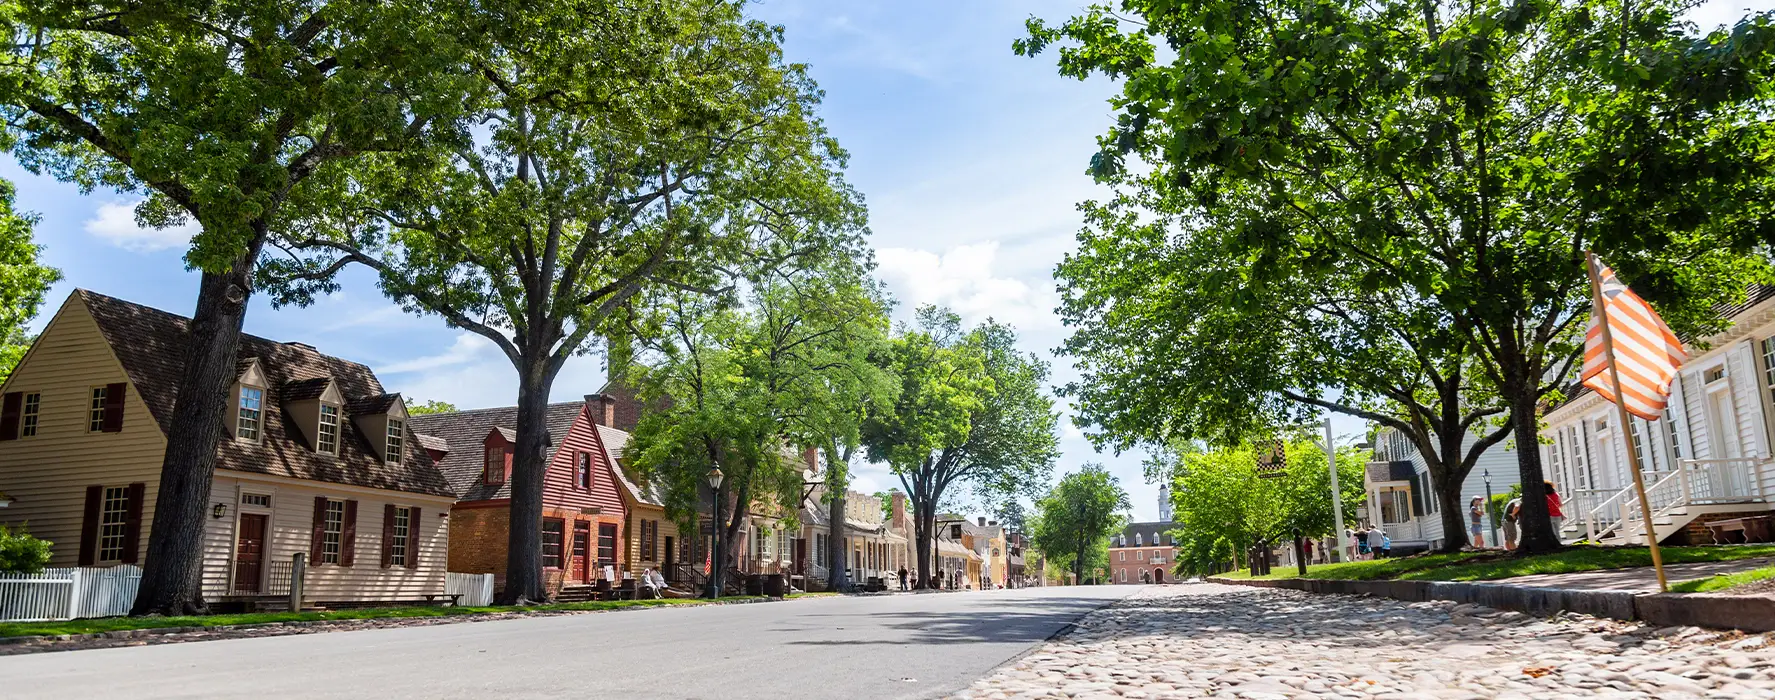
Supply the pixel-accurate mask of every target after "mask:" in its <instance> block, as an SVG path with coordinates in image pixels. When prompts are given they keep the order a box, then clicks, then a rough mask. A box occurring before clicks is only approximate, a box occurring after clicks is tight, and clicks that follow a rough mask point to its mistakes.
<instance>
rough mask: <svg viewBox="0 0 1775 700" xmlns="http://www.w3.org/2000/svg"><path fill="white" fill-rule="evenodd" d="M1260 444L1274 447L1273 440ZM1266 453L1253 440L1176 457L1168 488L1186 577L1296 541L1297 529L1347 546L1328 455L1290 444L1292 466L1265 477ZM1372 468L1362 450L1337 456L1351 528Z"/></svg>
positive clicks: (1305, 441) (1306, 441)
mask: <svg viewBox="0 0 1775 700" xmlns="http://www.w3.org/2000/svg"><path fill="white" fill-rule="evenodd" d="M1259 442H1261V443H1262V444H1265V445H1266V448H1265V449H1268V448H1267V445H1268V444H1269V441H1268V440H1262V441H1259ZM1258 452H1259V450H1258V448H1257V447H1255V446H1254V443H1253V442H1252V441H1241V442H1239V443H1236V444H1235V445H1234V446H1231V447H1221V448H1215V449H1209V450H1200V449H1190V450H1184V451H1180V452H1176V453H1175V460H1174V461H1173V464H1174V465H1175V466H1174V468H1173V469H1172V471H1171V472H1170V474H1169V476H1168V478H1167V483H1170V484H1171V505H1172V509H1173V512H1174V513H1175V514H1176V515H1175V518H1176V520H1177V523H1178V526H1179V531H1178V533H1177V549H1178V556H1177V562H1178V573H1179V574H1182V575H1189V574H1209V573H1213V572H1214V571H1216V570H1217V569H1216V567H1217V566H1219V565H1221V564H1224V563H1225V562H1228V561H1236V560H1238V559H1240V558H1243V557H1244V555H1245V552H1246V551H1247V550H1249V548H1250V547H1251V546H1252V545H1254V544H1256V543H1257V542H1258V541H1260V540H1263V541H1267V542H1270V543H1272V544H1280V543H1285V542H1289V541H1291V538H1292V537H1293V536H1294V533H1295V531H1296V530H1298V531H1299V532H1300V535H1301V536H1302V537H1307V538H1318V537H1324V536H1327V535H1337V536H1338V538H1339V540H1340V541H1341V538H1342V533H1334V532H1333V531H1332V529H1333V527H1334V526H1333V523H1334V522H1335V520H1334V518H1333V517H1332V504H1331V470H1330V469H1328V468H1326V464H1325V451H1324V449H1322V448H1321V447H1320V446H1319V445H1318V443H1316V442H1314V441H1313V440H1312V439H1311V438H1310V437H1305V436H1299V435H1297V436H1293V437H1291V438H1289V439H1287V440H1285V442H1284V454H1285V455H1286V458H1287V459H1286V462H1287V463H1286V466H1285V467H1284V468H1283V469H1282V470H1281V472H1280V473H1278V474H1276V475H1274V476H1270V477H1269V478H1264V477H1261V476H1259V474H1258V468H1257V455H1258ZM1364 462H1365V459H1364V456H1363V454H1362V451H1361V450H1358V449H1356V448H1346V449H1343V450H1339V451H1338V453H1337V471H1338V487H1339V494H1338V495H1339V497H1340V499H1341V500H1342V502H1343V508H1344V514H1343V515H1344V520H1345V521H1347V522H1354V521H1355V519H1356V509H1357V508H1360V507H1361V506H1362V502H1363V498H1364V495H1363V486H1362V484H1363V481H1362V472H1363V464H1364Z"/></svg>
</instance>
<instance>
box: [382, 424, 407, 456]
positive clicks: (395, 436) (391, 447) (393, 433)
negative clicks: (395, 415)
mask: <svg viewBox="0 0 1775 700" xmlns="http://www.w3.org/2000/svg"><path fill="white" fill-rule="evenodd" d="M402 428H403V426H402V425H401V422H400V421H398V420H394V419H392V418H390V419H389V420H388V454H387V455H386V458H387V460H388V461H389V462H391V463H392V462H399V461H401V441H402V440H403V439H405V438H406V435H407V433H406V431H405V430H403V429H402Z"/></svg>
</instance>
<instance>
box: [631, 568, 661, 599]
mask: <svg viewBox="0 0 1775 700" xmlns="http://www.w3.org/2000/svg"><path fill="white" fill-rule="evenodd" d="M636 583H638V584H640V590H643V591H647V597H648V598H658V597H660V593H659V592H660V589H662V588H665V587H666V581H665V578H664V577H662V576H660V575H659V573H658V572H655V571H654V570H653V567H651V566H650V567H647V569H645V570H643V571H642V572H641V580H640V581H637V582H636Z"/></svg>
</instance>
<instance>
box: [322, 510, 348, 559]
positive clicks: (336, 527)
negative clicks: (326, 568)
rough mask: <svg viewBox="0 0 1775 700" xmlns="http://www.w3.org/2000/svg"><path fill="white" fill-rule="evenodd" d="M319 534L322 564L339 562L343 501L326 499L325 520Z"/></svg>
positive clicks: (343, 525)
mask: <svg viewBox="0 0 1775 700" xmlns="http://www.w3.org/2000/svg"><path fill="white" fill-rule="evenodd" d="M325 528H326V529H325V530H324V531H323V534H322V535H321V549H320V560H321V563H322V564H337V563H339V545H340V543H341V542H343V541H344V539H343V538H344V535H345V501H327V522H326V525H325Z"/></svg>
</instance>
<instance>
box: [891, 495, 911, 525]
mask: <svg viewBox="0 0 1775 700" xmlns="http://www.w3.org/2000/svg"><path fill="white" fill-rule="evenodd" d="M888 495H889V497H891V498H892V499H893V524H892V526H893V527H894V528H896V529H900V530H910V529H911V528H910V527H908V526H909V525H910V524H911V523H910V522H908V521H907V520H906V494H903V493H900V490H899V489H894V490H892V491H889V492H888Z"/></svg>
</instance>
